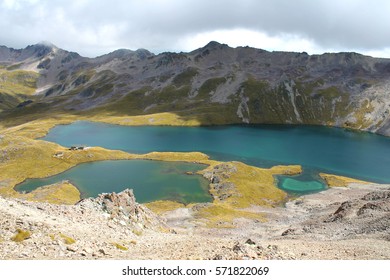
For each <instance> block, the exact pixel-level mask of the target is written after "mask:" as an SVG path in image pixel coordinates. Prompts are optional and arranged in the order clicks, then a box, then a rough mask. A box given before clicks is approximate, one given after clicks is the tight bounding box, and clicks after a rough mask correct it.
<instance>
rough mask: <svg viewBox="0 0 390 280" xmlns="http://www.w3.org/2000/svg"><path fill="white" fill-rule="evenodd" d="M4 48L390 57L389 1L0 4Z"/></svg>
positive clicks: (11, 0)
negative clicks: (215, 49) (244, 50)
mask: <svg viewBox="0 0 390 280" xmlns="http://www.w3.org/2000/svg"><path fill="white" fill-rule="evenodd" d="M0 3H1V4H0V30H1V32H0V45H6V46H9V47H14V48H24V47H26V46H27V45H31V44H35V43H37V42H41V41H49V42H52V43H53V44H55V45H57V46H58V47H60V48H63V49H66V50H70V51H76V52H78V53H80V54H81V55H84V56H89V57H94V56H98V55H102V54H104V53H108V52H110V51H113V50H115V49H118V48H127V49H132V50H135V49H138V48H145V49H148V50H150V51H152V52H154V53H160V52H164V51H191V50H194V49H196V48H199V47H202V46H204V45H206V44H207V43H208V42H209V41H212V40H214V41H218V42H220V43H226V44H228V45H229V46H232V47H236V46H251V47H256V48H262V49H266V50H269V51H272V50H281V51H298V52H302V51H306V52H308V53H309V54H313V53H323V52H340V51H355V52H359V53H363V54H367V55H372V56H380V57H390V1H388V0H46V1H45V0H0Z"/></svg>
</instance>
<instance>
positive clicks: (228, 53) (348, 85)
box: [0, 42, 390, 136]
mask: <svg viewBox="0 0 390 280" xmlns="http://www.w3.org/2000/svg"><path fill="white" fill-rule="evenodd" d="M389 110H390V59H382V58H373V57H368V56H363V55H360V54H357V53H326V54H323V55H308V54H307V53H293V52H268V51H265V50H261V49H255V48H250V47H238V48H231V47H229V46H227V45H224V44H220V43H218V42H210V43H209V44H207V45H206V46H204V47H203V48H199V49H196V50H194V51H192V52H189V53H172V52H166V53H161V54H158V55H155V54H153V53H151V52H149V51H147V50H145V49H139V50H136V51H131V50H124V49H121V50H117V51H114V52H112V53H109V54H106V55H103V56H99V57H96V58H86V57H82V56H80V55H79V54H77V53H74V52H68V51H65V50H62V49H60V48H58V47H56V46H54V45H52V44H50V43H40V44H36V45H32V46H28V47H26V48H25V49H20V50H16V49H12V48H7V47H4V46H0V111H3V112H2V118H6V117H7V116H10V115H13V116H14V115H15V114H16V115H18V114H19V115H20V114H32V113H34V114H37V113H38V114H39V113H40V112H45V113H46V114H47V113H50V112H58V111H63V112H78V113H84V112H88V113H89V114H98V113H99V112H101V111H104V112H112V113H113V114H121V115H123V114H128V115H140V114H150V113H157V112H175V113H176V114H178V115H180V116H182V117H183V118H195V119H197V120H199V121H200V122H201V123H202V124H227V123H278V124H317V125H330V126H340V127H350V128H354V129H361V130H367V131H372V132H376V133H380V134H384V135H388V136H390V115H389Z"/></svg>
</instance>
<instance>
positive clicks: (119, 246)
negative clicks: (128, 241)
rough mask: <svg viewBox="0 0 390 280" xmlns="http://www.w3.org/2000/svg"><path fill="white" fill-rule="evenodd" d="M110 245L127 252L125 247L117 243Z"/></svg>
mask: <svg viewBox="0 0 390 280" xmlns="http://www.w3.org/2000/svg"><path fill="white" fill-rule="evenodd" d="M112 245H114V246H115V247H116V248H117V249H119V250H122V251H127V250H129V249H128V248H127V247H125V246H123V245H121V244H119V243H112Z"/></svg>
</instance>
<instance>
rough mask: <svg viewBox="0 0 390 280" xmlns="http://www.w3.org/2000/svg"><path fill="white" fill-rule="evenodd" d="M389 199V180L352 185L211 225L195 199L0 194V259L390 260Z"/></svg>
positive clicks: (122, 194) (125, 195)
mask: <svg viewBox="0 0 390 280" xmlns="http://www.w3.org/2000/svg"><path fill="white" fill-rule="evenodd" d="M389 198H390V186H388V185H387V186H378V185H359V184H351V185H349V187H347V188H332V189H329V190H326V191H323V192H321V193H317V194H311V195H306V196H303V197H300V198H299V199H298V200H293V201H290V202H288V203H287V204H286V207H284V208H283V207H275V208H261V207H254V208H252V209H251V211H253V212H261V213H266V215H267V218H268V220H267V221H263V222H260V221H258V220H252V219H244V218H237V219H236V220H235V221H234V224H235V227H233V228H232V227H228V228H210V227H205V226H204V224H203V223H204V221H202V219H199V218H197V215H196V213H197V211H198V210H199V208H200V205H196V206H193V207H190V208H188V207H187V208H178V209H175V210H173V211H168V212H166V213H165V214H163V217H159V216H156V215H155V214H153V212H151V211H150V210H148V209H147V208H146V207H144V206H141V205H139V204H137V203H136V202H135V199H134V196H133V193H132V192H131V191H129V190H125V191H123V192H121V193H119V194H115V193H113V194H103V195H100V196H99V197H98V198H95V199H92V198H91V199H87V200H83V201H81V202H79V203H77V204H76V205H53V204H48V203H37V202H27V201H22V200H17V199H11V198H7V199H5V198H1V197H0V214H1V215H0V258H1V259H108V258H109V259H389V258H390V242H389V240H390V226H389V221H390V216H389V215H390V204H389V201H390V200H389Z"/></svg>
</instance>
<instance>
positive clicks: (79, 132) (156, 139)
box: [16, 121, 390, 203]
mask: <svg viewBox="0 0 390 280" xmlns="http://www.w3.org/2000/svg"><path fill="white" fill-rule="evenodd" d="M42 140H46V141H51V142H55V143H58V144H60V145H62V146H65V147H71V146H100V147H104V148H107V149H113V150H123V151H126V152H130V153H136V154H144V153H148V152H153V151H159V152H168V151H169V152H193V151H197V152H202V153H205V154H207V155H209V156H210V157H211V158H212V159H215V160H219V161H233V160H234V161H241V162H244V163H246V164H249V165H253V166H258V167H271V166H274V165H289V164H299V165H301V166H302V167H303V170H304V171H303V173H302V174H300V175H297V176H277V184H278V187H279V188H281V189H282V190H285V191H286V192H289V193H291V194H293V195H301V194H306V193H311V192H317V191H321V190H324V189H325V188H326V185H325V182H323V181H322V179H321V178H320V177H319V175H318V174H319V173H320V172H324V173H329V174H335V175H341V176H347V177H352V178H356V179H361V180H365V181H370V182H376V183H390V156H389V155H390V138H388V137H384V136H380V135H376V134H372V133H366V132H356V131H350V130H345V129H339V128H329V127H319V126H292V125H253V126H252V125H251V126H249V125H248V126H243V125H226V126H210V127H178V126H120V125H111V124H104V123H95V122H87V121H77V122H74V123H72V124H69V125H58V126H56V127H54V128H53V129H51V130H50V132H49V133H48V134H47V135H46V136H45V137H44V138H42ZM203 168H205V166H203V165H200V164H193V163H184V162H163V161H149V160H118V161H101V162H92V163H83V164H80V165H78V166H76V167H74V168H72V169H70V170H67V171H66V172H63V173H60V174H57V175H55V176H52V177H48V178H43V179H28V180H26V181H25V182H23V183H21V184H19V185H18V186H16V190H18V191H27V192H28V191H31V190H33V189H36V188H38V187H40V186H44V185H48V184H53V183H56V182H59V181H62V180H69V181H70V182H72V183H73V184H74V185H75V186H77V187H78V188H79V190H80V192H81V195H82V197H90V196H96V195H97V194H99V193H102V192H113V191H115V192H119V191H121V190H123V189H124V188H127V187H129V188H132V189H133V190H134V194H135V196H136V197H137V200H138V201H139V202H141V203H142V202H148V201H154V200H159V199H167V200H175V201H179V202H183V203H192V202H209V201H211V200H212V199H211V196H210V195H209V194H208V181H207V180H206V179H204V178H203V177H202V176H201V175H197V174H194V173H196V172H197V171H199V170H202V169H203Z"/></svg>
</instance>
